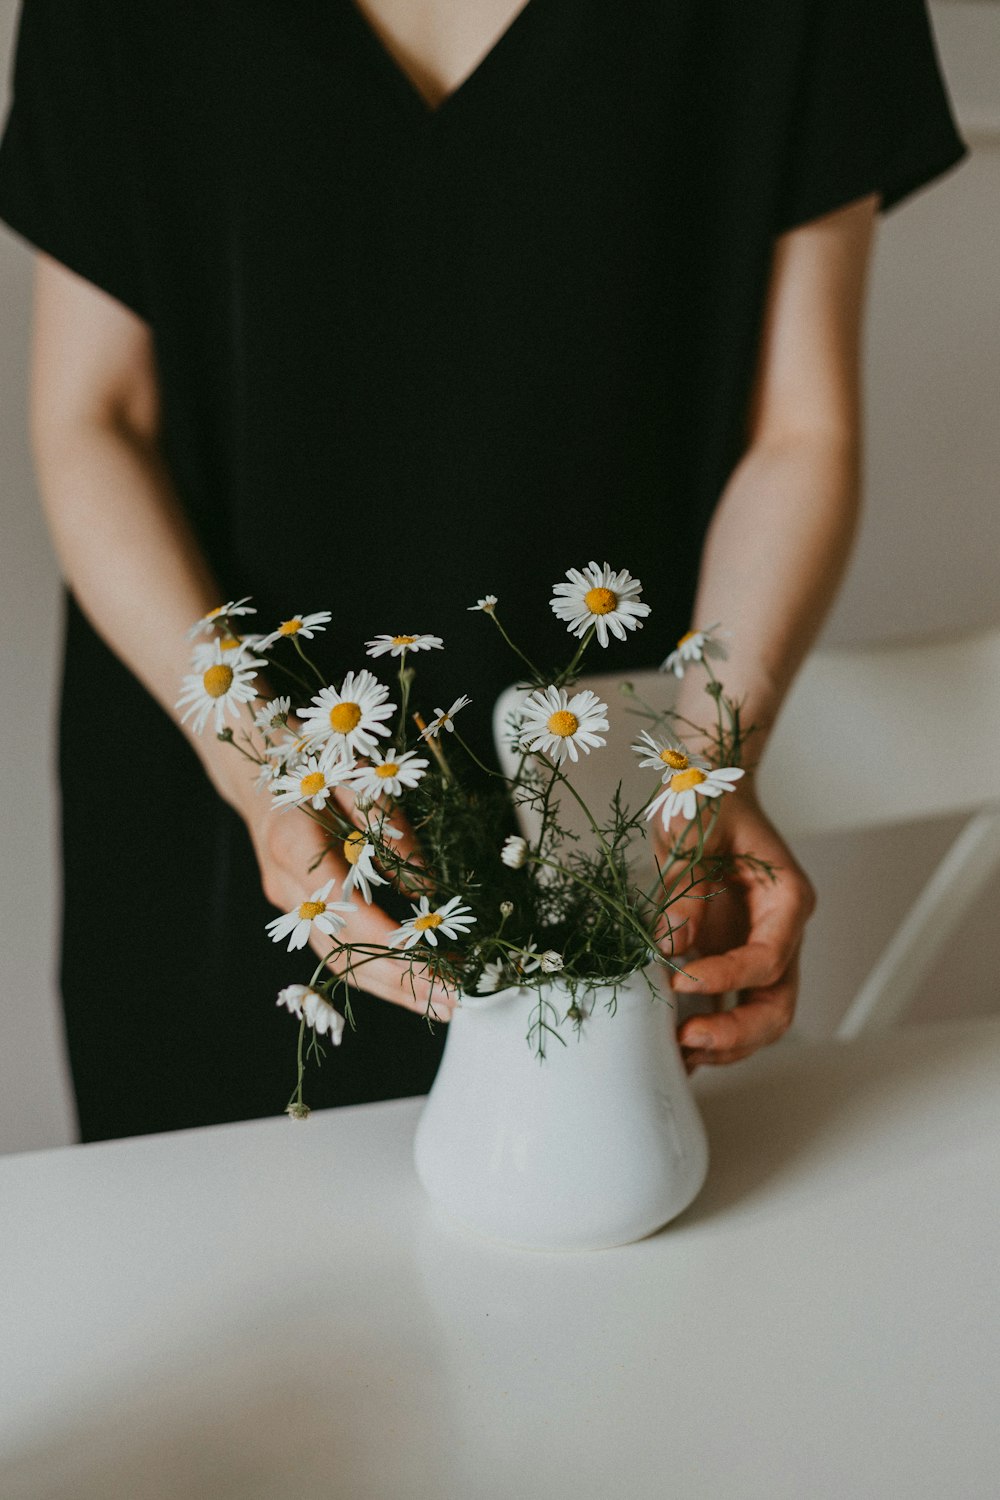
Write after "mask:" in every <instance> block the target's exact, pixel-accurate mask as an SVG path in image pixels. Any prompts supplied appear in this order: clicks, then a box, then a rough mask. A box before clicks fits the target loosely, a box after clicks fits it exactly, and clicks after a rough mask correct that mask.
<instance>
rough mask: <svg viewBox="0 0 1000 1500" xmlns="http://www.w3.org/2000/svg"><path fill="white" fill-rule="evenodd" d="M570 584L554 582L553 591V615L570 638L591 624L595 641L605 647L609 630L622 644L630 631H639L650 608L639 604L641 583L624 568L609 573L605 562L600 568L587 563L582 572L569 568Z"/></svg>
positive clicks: (567, 574)
mask: <svg viewBox="0 0 1000 1500" xmlns="http://www.w3.org/2000/svg"><path fill="white" fill-rule="evenodd" d="M566 577H567V578H568V579H569V583H557V584H556V585H555V586H554V587H553V590H552V596H553V597H552V599H551V600H550V604H551V606H552V612H553V614H555V615H557V616H558V617H559V619H560V620H565V621H566V625H567V628H568V630H569V633H570V635H585V634H586V633H587V631H588V630H589V629H590V627H591V626H592V625H595V626H596V627H597V639H598V640H599V641H600V643H601V645H602V646H606V645H607V644H608V631H609V630H610V631H611V633H612V635H616V636H617V637H618V639H619V640H620V641H623V640H624V639H625V636H626V632H627V631H629V630H641V629H642V617H643V616H644V615H648V614H649V605H648V604H641V603H640V602H639V595H640V594H641V593H642V584H641V583H640V582H639V580H638V579H637V578H632V577H631V575H630V574H628V573H626V572H625V570H624V569H623V570H622V571H621V572H620V573H612V571H611V569H610V568H609V567H608V565H607V563H605V564H604V567H603V568H599V567H598V566H597V564H596V563H595V562H592V563H589V564H588V565H587V567H585V568H584V569H583V570H582V572H581V570H580V569H579V568H569V569H568V570H567V573H566Z"/></svg>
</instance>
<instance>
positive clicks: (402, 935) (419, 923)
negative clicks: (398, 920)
mask: <svg viewBox="0 0 1000 1500" xmlns="http://www.w3.org/2000/svg"><path fill="white" fill-rule="evenodd" d="M410 904H411V905H412V906H413V911H414V915H413V916H412V917H407V919H406V921H405V922H404V923H403V924H402V926H401V927H399V928H398V929H397V930H396V931H395V932H394V933H392V934H391V936H390V938H389V947H390V948H403V949H406V948H412V947H413V945H414V943H419V941H420V939H421V938H423V939H424V940H425V941H426V942H428V943H430V944H431V946H432V947H433V948H436V947H437V935H438V933H439V932H440V933H441V935H442V936H443V937H449V938H457V937H464V936H465V934H466V933H467V932H468V930H469V928H470V927H471V926H472V924H473V922H475V920H476V919H475V917H473V916H468V915H466V913H468V912H469V911H471V907H468V906H463V905H462V898H461V897H460V896H452V898H451V900H450V901H446V902H445V904H444V906H439V907H438V908H437V910H436V911H431V904H430V901H429V900H428V899H427V897H426V896H421V898H420V901H419V903H413V902H411V903H410Z"/></svg>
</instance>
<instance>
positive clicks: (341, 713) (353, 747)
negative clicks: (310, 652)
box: [298, 671, 396, 761]
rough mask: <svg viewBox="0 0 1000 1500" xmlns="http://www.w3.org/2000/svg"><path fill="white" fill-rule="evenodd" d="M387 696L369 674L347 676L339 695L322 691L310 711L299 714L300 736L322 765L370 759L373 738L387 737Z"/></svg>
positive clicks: (391, 707) (391, 705) (390, 705)
mask: <svg viewBox="0 0 1000 1500" xmlns="http://www.w3.org/2000/svg"><path fill="white" fill-rule="evenodd" d="M388 696H389V689H388V688H387V687H383V686H382V684H381V683H380V682H379V680H378V678H377V677H375V676H373V675H372V673H371V672H368V671H361V672H348V674H347V676H346V677H345V678H344V682H343V686H342V687H341V689H340V691H339V692H338V691H337V689H336V688H335V687H326V688H323V690H322V692H320V693H317V694H316V696H315V697H314V698H313V699H312V704H313V706H312V707H311V708H303V709H300V710H299V715H298V716H299V718H300V719H301V720H302V733H303V736H304V738H305V739H306V741H307V742H308V744H309V746H310V748H315V747H318V748H319V749H320V752H321V756H322V759H323V760H324V761H329V760H353V758H354V756H355V755H370V754H371V752H372V751H373V750H374V749H375V747H376V745H377V744H378V741H377V739H376V738H375V736H376V735H380V734H384V735H387V734H388V733H389V730H388V727H387V726H386V725H385V724H384V723H383V722H382V721H383V719H391V718H392V715H393V714H394V713H395V710H396V705H395V703H387V702H386V699H387V698H388Z"/></svg>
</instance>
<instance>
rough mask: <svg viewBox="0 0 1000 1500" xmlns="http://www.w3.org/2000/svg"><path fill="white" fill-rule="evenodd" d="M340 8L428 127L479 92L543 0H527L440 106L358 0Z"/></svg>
mask: <svg viewBox="0 0 1000 1500" xmlns="http://www.w3.org/2000/svg"><path fill="white" fill-rule="evenodd" d="M336 3H337V5H338V8H339V9H340V10H341V11H342V12H343V13H344V14H345V15H346V18H347V21H348V23H349V25H350V26H351V28H352V29H353V31H354V32H355V34H356V35H357V36H358V38H359V41H360V44H361V46H362V47H364V49H365V50H366V52H367V53H368V54H369V56H370V58H371V59H372V62H373V66H375V67H377V68H378V70H379V71H380V72H381V73H382V75H383V76H384V77H385V78H387V80H388V81H389V83H390V85H391V86H392V87H393V89H394V90H395V92H396V93H397V94H398V96H399V97H400V98H401V99H402V100H403V102H404V103H405V104H406V105H407V106H408V107H409V108H410V109H411V110H412V111H413V112H414V113H415V114H416V115H417V117H418V118H420V119H422V120H423V121H424V123H425V124H430V123H433V122H434V121H436V120H439V119H441V118H442V117H443V116H445V115H450V114H451V113H452V111H453V110H454V109H455V108H457V106H458V105H459V103H460V102H461V101H462V100H463V99H465V98H466V97H467V95H469V94H471V93H475V92H477V91H478V89H479V86H480V85H481V83H482V82H483V81H484V79H485V78H487V77H488V76H489V74H490V73H491V72H492V71H493V69H494V68H495V67H496V66H498V64H499V63H500V62H501V61H502V60H503V57H504V55H505V54H506V53H507V52H508V51H510V50H511V49H512V48H513V47H514V45H515V44H516V43H517V42H518V41H519V40H520V38H521V37H522V35H523V34H524V32H525V31H526V29H527V27H528V23H529V19H530V17H531V16H533V14H534V12H535V11H536V10H537V8H538V7H539V5H541V4H543V3H544V0H524V3H523V4H522V5H521V8H520V9H519V10H518V11H516V12H515V14H514V15H513V16H512V17H511V18H510V20H509V21H508V23H507V25H506V26H505V27H504V29H503V31H501V33H500V35H499V36H498V37H497V39H496V41H495V42H494V43H493V45H492V46H491V47H489V48H487V50H486V51H485V52H484V53H483V55H482V56H481V57H480V59H479V61H478V62H477V63H476V64H475V65H474V66H473V67H472V68H471V69H470V71H469V72H468V73H466V75H465V77H464V78H463V79H462V80H461V81H460V82H459V83H457V84H456V85H455V87H454V88H453V89H451V90H450V92H449V93H447V94H446V95H445V96H444V98H443V99H442V100H441V102H440V103H439V104H431V103H430V102H429V100H428V99H427V98H426V97H425V96H424V94H422V93H421V91H420V89H419V88H418V87H417V85H416V83H415V82H414V81H413V79H412V78H411V76H410V74H409V73H408V72H407V71H406V69H405V68H404V67H403V65H402V63H400V62H399V61H398V60H397V59H396V58H395V56H394V55H393V54H392V53H391V52H390V51H389V49H388V47H387V46H386V45H385V43H384V42H383V40H382V38H381V37H380V36H379V34H378V32H377V31H376V30H375V28H374V27H373V26H372V24H371V22H370V21H369V20H368V17H367V16H366V15H365V14H364V12H363V11H362V10H361V9H360V7H359V6H358V4H357V0H336Z"/></svg>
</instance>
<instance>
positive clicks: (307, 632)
mask: <svg viewBox="0 0 1000 1500" xmlns="http://www.w3.org/2000/svg"><path fill="white" fill-rule="evenodd" d="M332 619H333V616H332V615H331V613H330V611H329V610H328V609H320V610H317V612H316V613H315V614H312V615H293V616H292V618H291V619H290V620H282V622H281V624H280V625H279V626H278V628H277V630H272V631H271V633H270V635H264V636H261V638H260V650H261V651H264V650H266V649H267V647H268V646H273V645H274V643H275V641H278V640H280V639H281V638H282V636H285V637H286V638H289V639H290V638H291V637H293V636H301V637H302V639H303V640H304V641H311V640H313V639H314V638H315V636H316V634H317V633H318V632H319V631H320V630H325V629H326V627H327V626H328V625H329V623H330V621H331V620H332Z"/></svg>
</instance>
